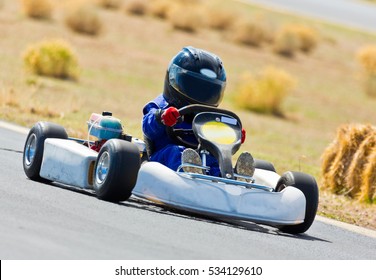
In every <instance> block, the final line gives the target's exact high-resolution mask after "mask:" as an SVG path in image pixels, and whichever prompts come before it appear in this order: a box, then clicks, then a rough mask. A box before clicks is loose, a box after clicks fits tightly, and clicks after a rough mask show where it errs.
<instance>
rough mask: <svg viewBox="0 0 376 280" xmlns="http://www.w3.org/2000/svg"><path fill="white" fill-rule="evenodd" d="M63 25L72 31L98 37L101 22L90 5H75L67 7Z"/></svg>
mask: <svg viewBox="0 0 376 280" xmlns="http://www.w3.org/2000/svg"><path fill="white" fill-rule="evenodd" d="M65 23H66V25H67V26H68V27H69V28H70V29H71V30H73V31H75V32H77V33H82V34H87V35H93V36H94V35H98V34H99V33H100V31H101V29H102V21H101V19H100V17H99V15H98V12H97V10H96V9H95V7H94V6H92V5H90V4H87V3H86V4H85V3H81V4H77V5H72V6H71V7H69V8H68V9H67V11H66V14H65Z"/></svg>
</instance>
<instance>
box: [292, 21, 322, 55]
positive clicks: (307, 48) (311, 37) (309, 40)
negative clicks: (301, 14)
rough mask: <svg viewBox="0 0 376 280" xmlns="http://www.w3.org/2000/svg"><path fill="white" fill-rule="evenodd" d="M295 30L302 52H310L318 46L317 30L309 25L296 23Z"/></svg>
mask: <svg viewBox="0 0 376 280" xmlns="http://www.w3.org/2000/svg"><path fill="white" fill-rule="evenodd" d="M295 32H296V34H297V36H298V38H299V49H300V50H301V51H302V52H305V53H309V52H311V51H313V50H314V49H315V48H316V46H317V42H318V36H317V33H316V31H315V30H313V29H312V28H310V27H308V26H304V25H296V26H295Z"/></svg>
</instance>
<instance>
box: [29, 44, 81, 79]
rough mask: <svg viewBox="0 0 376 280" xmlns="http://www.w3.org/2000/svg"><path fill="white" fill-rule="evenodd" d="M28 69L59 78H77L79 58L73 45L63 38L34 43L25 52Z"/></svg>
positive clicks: (34, 72) (35, 72)
mask: <svg viewBox="0 0 376 280" xmlns="http://www.w3.org/2000/svg"><path fill="white" fill-rule="evenodd" d="M23 61H24V65H25V67H26V69H27V70H28V71H30V72H31V73H33V74H36V75H42V76H48V77H54V78H59V79H73V80H75V79H77V78H78V73H79V67H78V60H77V56H76V54H75V52H74V51H73V50H72V47H71V46H70V45H69V44H68V43H66V42H65V41H63V40H45V41H42V42H39V43H36V44H33V45H31V46H29V47H28V48H27V50H26V51H25V53H24V54H23Z"/></svg>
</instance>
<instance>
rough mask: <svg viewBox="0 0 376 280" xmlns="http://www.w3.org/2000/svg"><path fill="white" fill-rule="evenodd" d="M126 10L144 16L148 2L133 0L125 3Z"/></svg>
mask: <svg viewBox="0 0 376 280" xmlns="http://www.w3.org/2000/svg"><path fill="white" fill-rule="evenodd" d="M125 10H126V11H127V12H128V13H130V14H132V15H138V16H142V15H145V14H146V13H147V10H148V4H147V1H145V0H131V1H129V2H128V3H127V4H126V5H125Z"/></svg>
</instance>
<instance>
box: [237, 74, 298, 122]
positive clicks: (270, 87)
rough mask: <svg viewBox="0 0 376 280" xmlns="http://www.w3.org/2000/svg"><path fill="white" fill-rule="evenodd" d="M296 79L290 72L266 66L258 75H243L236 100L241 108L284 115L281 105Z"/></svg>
mask: <svg viewBox="0 0 376 280" xmlns="http://www.w3.org/2000/svg"><path fill="white" fill-rule="evenodd" d="M295 84H296V81H295V79H294V78H293V77H291V76H290V75H289V74H288V73H286V72H285V71H283V70H280V69H277V68H275V67H266V68H265V69H264V70H263V71H262V72H261V73H259V74H258V75H257V76H254V75H252V74H250V73H245V74H244V75H243V78H242V81H241V82H240V84H239V86H238V91H237V95H236V97H235V102H236V103H237V105H238V106H239V107H241V108H245V109H247V110H251V111H255V112H258V113H264V114H274V115H278V116H281V115H283V113H282V109H281V105H282V102H283V101H284V99H285V98H286V96H287V95H288V94H289V92H290V91H291V90H292V89H293V88H294V87H295Z"/></svg>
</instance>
